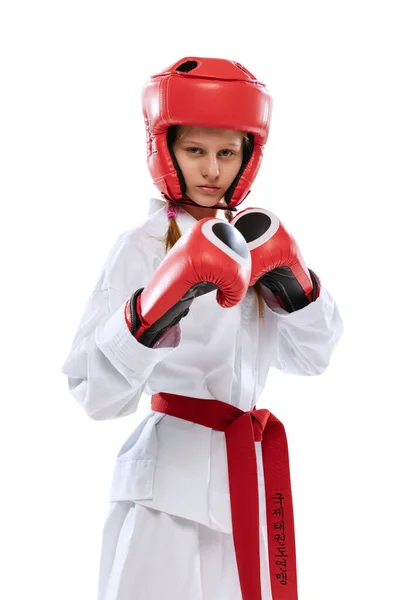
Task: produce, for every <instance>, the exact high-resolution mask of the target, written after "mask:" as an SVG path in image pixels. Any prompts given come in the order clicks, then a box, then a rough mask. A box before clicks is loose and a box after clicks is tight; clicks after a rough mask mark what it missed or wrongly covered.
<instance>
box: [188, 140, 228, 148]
mask: <svg viewBox="0 0 400 600" xmlns="http://www.w3.org/2000/svg"><path fill="white" fill-rule="evenodd" d="M182 143H183V144H192V145H193V146H202V143H201V142H195V141H193V140H182ZM221 145H223V146H224V147H226V146H231V147H232V148H236V147H237V146H240V142H228V143H227V144H221Z"/></svg>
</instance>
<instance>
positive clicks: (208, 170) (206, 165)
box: [202, 154, 219, 181]
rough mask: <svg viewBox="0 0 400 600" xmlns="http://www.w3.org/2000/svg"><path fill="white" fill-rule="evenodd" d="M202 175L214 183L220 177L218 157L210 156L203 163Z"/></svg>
mask: <svg viewBox="0 0 400 600" xmlns="http://www.w3.org/2000/svg"><path fill="white" fill-rule="evenodd" d="M202 175H203V177H206V178H207V179H210V180H212V181H214V180H215V179H217V177H218V176H219V163H218V157H217V156H216V155H212V154H209V155H208V156H205V157H204V161H203V163H202Z"/></svg>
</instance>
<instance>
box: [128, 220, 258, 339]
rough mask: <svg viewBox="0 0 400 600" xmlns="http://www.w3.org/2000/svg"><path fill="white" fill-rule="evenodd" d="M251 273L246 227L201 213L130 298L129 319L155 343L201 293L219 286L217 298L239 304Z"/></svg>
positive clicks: (228, 304) (135, 332)
mask: <svg viewBox="0 0 400 600" xmlns="http://www.w3.org/2000/svg"><path fill="white" fill-rule="evenodd" d="M250 276H251V257H250V252H249V249H248V247H247V244H246V240H245V239H244V238H243V236H242V235H241V234H240V232H239V231H238V230H237V229H236V228H235V227H232V225H230V224H229V223H226V222H225V221H222V220H220V219H215V218H207V219H201V221H198V222H197V223H196V224H195V225H194V227H193V228H192V229H191V230H190V231H189V232H187V233H186V234H185V235H183V236H182V237H181V238H180V239H179V240H178V242H177V243H176V244H175V246H173V248H172V249H171V250H170V252H168V254H167V255H166V257H165V258H164V260H163V261H162V263H161V264H160V265H159V267H158V268H157V269H156V271H155V272H154V274H153V277H152V278H151V280H150V281H149V283H148V284H147V285H146V287H145V288H142V289H140V290H137V292H135V294H133V296H132V297H131V298H130V300H128V302H127V303H126V305H125V320H126V323H127V325H128V327H129V330H130V331H131V333H132V335H134V337H135V338H136V339H137V340H138V341H139V342H140V343H142V344H143V345H145V346H148V347H153V346H154V344H155V343H156V342H157V340H158V339H159V338H160V337H161V335H163V334H164V332H165V331H166V330H167V329H169V328H170V327H172V326H173V325H175V324H176V323H178V322H179V321H180V320H181V319H182V318H183V317H185V316H186V315H187V314H188V312H189V308H190V305H191V304H192V302H193V300H194V298H195V297H197V296H201V295H203V294H206V293H208V292H210V291H212V290H215V289H218V292H217V302H218V303H219V304H220V305H221V306H223V307H226V308H228V307H231V306H235V304H237V303H238V302H240V301H241V300H242V299H243V297H244V296H245V294H246V291H247V288H248V285H249V281H250ZM199 326H200V327H201V323H199Z"/></svg>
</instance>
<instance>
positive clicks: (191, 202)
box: [161, 192, 237, 212]
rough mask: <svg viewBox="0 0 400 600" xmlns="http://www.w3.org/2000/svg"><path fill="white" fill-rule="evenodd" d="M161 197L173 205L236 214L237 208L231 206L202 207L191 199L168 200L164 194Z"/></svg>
mask: <svg viewBox="0 0 400 600" xmlns="http://www.w3.org/2000/svg"><path fill="white" fill-rule="evenodd" d="M161 195H162V196H163V197H164V198H165V199H166V200H167V201H168V202H170V203H171V204H177V205H179V204H186V205H188V206H196V207H197V208H204V209H205V210H206V209H207V210H210V208H217V209H219V210H230V211H232V212H236V211H237V208H236V207H234V206H232V207H230V206H229V205H226V206H223V205H221V204H215V205H214V206H202V205H201V204H197V202H195V201H194V200H191V199H190V198H180V199H179V200H172V199H171V198H168V196H166V195H165V194H164V193H163V192H162V193H161Z"/></svg>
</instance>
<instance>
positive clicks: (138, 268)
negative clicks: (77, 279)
mask: <svg viewBox="0 0 400 600" xmlns="http://www.w3.org/2000/svg"><path fill="white" fill-rule="evenodd" d="M113 250H114V252H112V253H111V255H110V257H109V258H108V260H107V262H106V264H105V266H104V268H103V271H102V274H101V276H100V278H99V281H98V284H97V286H96V288H95V290H94V291H93V293H92V295H91V297H90V298H89V301H88V303H87V305H86V308H85V310H84V313H83V316H82V318H81V321H80V324H79V326H78V329H77V331H76V334H75V337H74V340H73V343H72V348H71V350H70V352H69V355H68V357H67V359H66V361H65V362H64V364H63V366H62V369H61V370H62V372H63V373H64V374H65V375H67V377H68V386H69V390H70V392H71V394H72V396H73V397H74V398H75V400H76V401H77V402H78V403H79V405H80V406H81V407H82V408H83V410H84V411H85V412H86V413H87V415H88V416H89V417H91V418H93V419H96V420H104V419H115V418H119V417H122V416H125V415H128V414H130V413H133V412H134V411H135V410H136V409H137V406H138V404H139V400H140V397H141V394H142V391H143V389H144V387H145V384H146V382H147V379H148V378H149V376H150V374H151V372H152V370H153V368H154V367H155V365H156V364H157V363H158V362H160V361H161V360H163V359H164V358H165V357H166V356H168V355H169V354H170V353H171V352H173V351H174V347H171V348H156V349H154V348H147V347H145V346H143V345H142V344H140V343H139V342H138V341H137V340H136V339H135V338H134V337H133V336H132V335H131V333H130V331H129V329H128V327H127V325H126V322H125V316H124V307H125V303H126V300H127V299H128V298H129V297H130V295H131V294H132V293H134V292H135V291H136V290H137V289H139V288H141V287H144V286H145V284H146V283H147V281H148V280H149V279H150V277H151V274H152V273H151V271H150V273H149V262H148V261H146V255H145V254H146V253H145V250H144V249H143V248H142V249H139V248H138V247H136V248H132V247H131V246H129V247H127V246H126V245H125V246H122V247H121V245H118V244H117V245H116V246H115V247H114V249H113ZM129 264H134V265H135V268H134V269H132V268H130V269H129ZM127 265H128V267H127ZM146 270H147V273H146ZM132 271H133V273H132ZM128 273H129V275H128ZM127 280H129V281H127ZM110 283H112V286H111V285H110Z"/></svg>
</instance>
